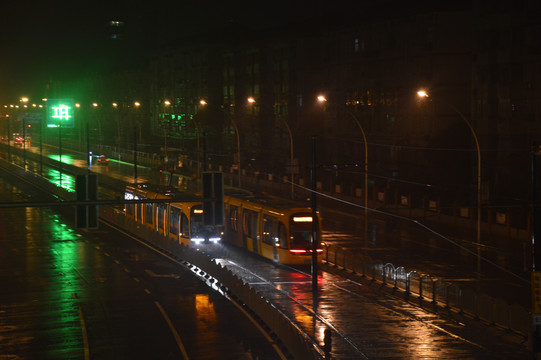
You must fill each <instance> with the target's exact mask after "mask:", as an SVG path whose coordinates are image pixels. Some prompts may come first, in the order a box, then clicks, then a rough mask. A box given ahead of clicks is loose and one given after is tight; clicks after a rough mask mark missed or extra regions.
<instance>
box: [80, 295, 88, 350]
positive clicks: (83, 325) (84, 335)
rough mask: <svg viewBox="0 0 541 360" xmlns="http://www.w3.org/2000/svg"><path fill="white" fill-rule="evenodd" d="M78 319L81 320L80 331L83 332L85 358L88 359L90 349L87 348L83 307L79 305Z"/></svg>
mask: <svg viewBox="0 0 541 360" xmlns="http://www.w3.org/2000/svg"><path fill="white" fill-rule="evenodd" d="M79 321H80V322H81V332H82V333H83V345H84V353H85V360H89V359H90V349H89V348H88V334H87V333H86V324H85V318H84V317H83V309H82V308H81V306H79Z"/></svg>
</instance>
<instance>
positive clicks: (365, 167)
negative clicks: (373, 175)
mask: <svg viewBox="0 0 541 360" xmlns="http://www.w3.org/2000/svg"><path fill="white" fill-rule="evenodd" d="M317 101H318V102H320V103H324V102H326V101H327V98H326V97H325V96H324V95H318V97H317ZM346 112H347V114H348V115H349V116H350V117H351V118H352V119H353V121H355V123H356V124H357V127H358V128H359V130H361V135H362V137H363V143H364V241H365V242H367V241H368V142H367V141H366V133H365V132H364V129H363V127H362V125H361V122H360V121H359V119H358V118H357V117H356V116H355V114H353V113H352V112H351V111H349V110H348V109H346Z"/></svg>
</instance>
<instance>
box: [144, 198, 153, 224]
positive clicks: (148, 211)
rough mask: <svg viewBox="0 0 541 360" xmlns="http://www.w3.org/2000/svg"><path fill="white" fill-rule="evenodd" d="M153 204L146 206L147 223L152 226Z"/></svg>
mask: <svg viewBox="0 0 541 360" xmlns="http://www.w3.org/2000/svg"><path fill="white" fill-rule="evenodd" d="M152 207H153V204H152V203H147V204H145V221H146V222H147V223H148V224H152Z"/></svg>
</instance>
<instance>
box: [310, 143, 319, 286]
mask: <svg viewBox="0 0 541 360" xmlns="http://www.w3.org/2000/svg"><path fill="white" fill-rule="evenodd" d="M316 143H317V138H316V137H312V170H311V172H310V175H311V176H310V177H311V180H312V194H311V199H310V200H311V202H312V292H314V293H315V292H316V291H317V245H318V244H317V239H318V231H317V229H318V223H317V198H316V187H317V183H316Z"/></svg>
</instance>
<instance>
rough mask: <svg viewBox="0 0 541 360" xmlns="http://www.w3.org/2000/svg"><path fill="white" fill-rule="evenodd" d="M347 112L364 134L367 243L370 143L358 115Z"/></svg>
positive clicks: (365, 226) (365, 236) (366, 239)
mask: <svg viewBox="0 0 541 360" xmlns="http://www.w3.org/2000/svg"><path fill="white" fill-rule="evenodd" d="M346 111H347V113H348V114H349V115H350V116H351V118H352V119H353V120H354V121H355V123H356V124H357V126H358V127H359V130H361V134H362V135H363V142H364V241H365V244H368V143H367V142H366V134H365V132H364V129H363V127H362V126H361V122H360V121H359V119H357V117H356V116H355V115H354V114H353V113H352V112H351V111H349V110H347V109H346Z"/></svg>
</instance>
